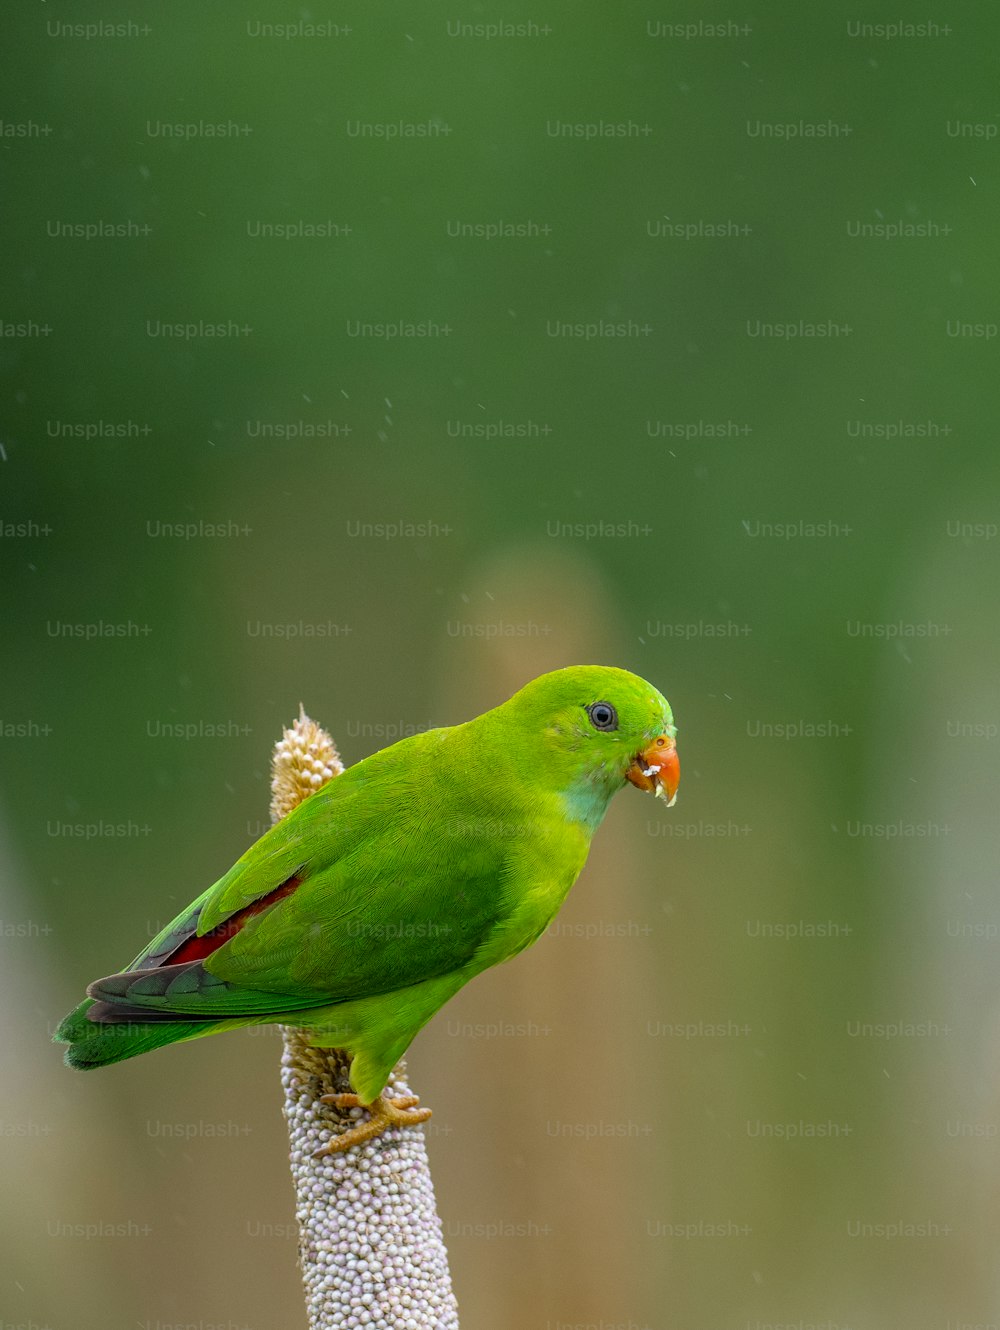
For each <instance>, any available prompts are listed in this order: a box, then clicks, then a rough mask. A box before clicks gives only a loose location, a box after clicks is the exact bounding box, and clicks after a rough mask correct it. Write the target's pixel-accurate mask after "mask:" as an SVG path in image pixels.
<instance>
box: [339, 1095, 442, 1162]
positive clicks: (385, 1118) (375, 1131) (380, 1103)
mask: <svg viewBox="0 0 1000 1330" xmlns="http://www.w3.org/2000/svg"><path fill="white" fill-rule="evenodd" d="M319 1102H320V1103H321V1104H333V1105H334V1106H335V1107H336V1108H366V1109H367V1110H368V1112H369V1113H370V1114H371V1116H370V1117H369V1119H368V1121H367V1122H357V1123H355V1125H354V1126H353V1127H348V1129H347V1131H342V1132H341V1133H340V1135H339V1136H334V1137H332V1138H331V1140H330V1141H329V1142H328V1143H327V1144H326V1145H324V1146H323V1148H322V1150H316V1151H315V1153H314V1154H313V1158H314V1159H318V1158H319V1157H320V1156H321V1155H333V1154H339V1153H340V1152H341V1151H343V1150H349V1149H350V1148H351V1146H352V1145H360V1144H361V1143H362V1141H370V1140H372V1139H373V1138H374V1137H376V1136H381V1135H382V1133H383V1132H384V1131H386V1130H387V1129H388V1128H389V1127H413V1126H416V1124H417V1123H418V1122H426V1121H427V1119H428V1118H429V1117H430V1115H431V1110H430V1109H429V1108H415V1107H414V1105H415V1104H419V1103H420V1099H419V1098H418V1097H417V1095H415V1094H404V1095H399V1096H398V1097H397V1098H395V1099H386V1098H384V1097H383V1096H382V1095H379V1096H378V1098H377V1099H373V1100H372V1102H371V1103H370V1104H363V1103H362V1102H361V1100H360V1099H359V1098H358V1096H357V1095H356V1094H324V1095H320V1100H319Z"/></svg>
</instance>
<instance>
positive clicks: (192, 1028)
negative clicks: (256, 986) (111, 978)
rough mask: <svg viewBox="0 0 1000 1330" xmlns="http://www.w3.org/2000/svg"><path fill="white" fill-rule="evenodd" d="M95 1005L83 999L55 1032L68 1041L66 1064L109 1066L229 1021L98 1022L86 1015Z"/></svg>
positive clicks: (208, 1031)
mask: <svg viewBox="0 0 1000 1330" xmlns="http://www.w3.org/2000/svg"><path fill="white" fill-rule="evenodd" d="M94 1005H95V1003H94V1002H93V1001H92V1000H91V999H90V998H88V999H87V1000H86V1001H85V1002H81V1003H80V1005H79V1006H78V1007H77V1008H76V1010H75V1011H71V1012H70V1014H69V1015H68V1016H67V1017H66V1019H65V1020H64V1021H63V1022H62V1024H61V1025H60V1026H59V1028H58V1030H56V1032H55V1034H54V1035H53V1036H52V1038H53V1040H54V1041H55V1042H56V1043H63V1044H69V1048H67V1049H66V1053H65V1055H64V1056H65V1061H66V1065H67V1066H69V1067H75V1068H76V1069H77V1070H78V1071H89V1070H90V1069H91V1068H92V1067H106V1066H108V1064H109V1063H112V1062H124V1061H125V1059H126V1058H134V1057H136V1056H137V1055H138V1054H139V1053H149V1052H150V1051H151V1050H152V1049H154V1048H162V1047H163V1046H164V1045H165V1044H175V1043H177V1042H178V1041H180V1040H182V1039H197V1038H198V1037H199V1035H203V1034H211V1033H213V1032H214V1031H215V1030H217V1029H218V1028H219V1026H220V1025H223V1024H226V1022H223V1021H208V1020H201V1021H164V1020H162V1019H161V1020H158V1021H142V1022H140V1021H136V1022H135V1023H132V1022H129V1021H127V1020H126V1021H122V1020H121V1019H118V1020H116V1021H114V1022H110V1023H108V1024H103V1023H102V1024H99V1023H98V1022H96V1021H92V1020H90V1019H89V1017H88V1015H87V1013H88V1012H89V1011H90V1009H91V1007H93V1006H94ZM97 1005H99V1006H103V1005H104V1004H103V1003H101V1004H97Z"/></svg>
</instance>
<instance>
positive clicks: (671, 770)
mask: <svg viewBox="0 0 1000 1330" xmlns="http://www.w3.org/2000/svg"><path fill="white" fill-rule="evenodd" d="M625 774H626V776H627V777H628V778H629V780H630V781H631V782H632V784H633V785H635V786H637V787H638V789H640V790H652V791H653V792H654V793H655V795H656V797H657V798H658V799H666V801H667V807H668V808H672V807H673V805H674V803H675V802H676V799H677V786H678V785H679V784H680V783H681V760H680V758H679V757H678V756H677V749H676V747H675V746H674V741H673V739H671V738H670V736H669V735H666V734H661V735H660V736H659V738H656V739H654V740H653V742H652V743H651V744H650V745H649V747H648V748H645V749H643V751H642V752H641V753H639V754H638V755H637V756H636V757H635V758H633V760H632V765H631V766H630V767H629V769H628V771H627V772H626V773H625Z"/></svg>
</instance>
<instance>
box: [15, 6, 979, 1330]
mask: <svg viewBox="0 0 1000 1330" xmlns="http://www.w3.org/2000/svg"><path fill="white" fill-rule="evenodd" d="M863 8H864V7H862V6H854V5H842V4H825V5H821V6H819V7H806V8H803V7H802V6H798V5H793V4H792V3H790V2H789V0H779V3H774V4H770V5H767V6H763V7H761V6H750V7H749V8H747V7H746V6H741V5H734V6H726V5H716V4H703V5H700V6H699V5H692V6H689V7H688V8H687V9H684V10H681V11H677V10H675V9H673V8H670V9H669V10H668V9H667V8H666V7H665V6H657V5H654V4H641V5H640V4H635V3H632V0H629V2H628V3H625V4H622V5H615V6H600V5H597V4H589V5H580V4H567V3H563V4H560V3H548V4H546V5H544V6H542V7H535V6H532V5H529V4H523V3H514V4H511V5H508V6H504V7H503V9H502V10H501V9H500V8H487V7H484V6H482V5H477V4H469V5H467V6H465V7H462V6H454V7H453V6H446V5H440V4H437V3H428V4H424V5H421V6H418V7H416V8H415V9H414V8H411V7H407V6H404V5H402V4H398V3H374V2H373V3H370V4H358V3H352V2H351V0H346V2H345V3H344V4H343V5H338V6H317V7H314V8H311V9H308V10H307V9H302V8H299V7H297V6H294V5H281V4H276V3H274V0H268V3H267V4H266V5H265V6H263V7H261V6H257V7H254V8H252V10H243V9H241V8H240V7H239V6H235V7H234V6H231V5H228V6H226V5H222V6H216V7H214V8H213V7H205V6H201V5H197V4H195V3H193V2H192V0H174V2H173V3H171V4H166V3H151V4H138V3H137V4H135V5H134V6H129V5H127V4H117V5H112V6H107V7H106V8H101V7H100V6H95V5H92V4H84V5H81V4H75V5H70V4H68V3H64V2H63V0H57V2H56V3H49V4H45V5H36V4H33V3H21V4H18V5H16V6H14V7H13V9H12V12H11V13H10V14H9V15H8V16H7V19H8V43H7V70H6V73H5V77H4V87H3V95H2V98H0V102H2V109H0V114H2V120H3V125H2V134H0V157H2V162H3V174H4V179H5V185H4V195H3V197H4V203H3V214H4V219H3V232H4V247H3V252H4V260H5V261H4V264H3V268H4V276H3V299H2V302H0V319H2V327H0V332H2V337H0V366H2V370H3V386H2V436H0V437H2V454H0V483H2V487H3V489H2V495H3V499H2V505H0V518H2V523H3V525H2V538H0V559H2V563H3V576H2V581H0V594H2V597H3V602H4V608H3V619H2V623H3V631H2V647H0V650H2V657H3V664H2V689H3V704H2V714H0V725H2V728H0V758H2V807H0V816H2V825H0V837H2V841H0V853H2V859H3V874H2V889H0V890H2V896H0V920H2V928H0V957H2V963H0V985H2V989H3V1000H2V1007H0V1011H2V1016H0V1021H2V1026H3V1032H4V1036H5V1054H4V1074H3V1076H2V1078H0V1158H2V1173H3V1177H4V1186H3V1191H4V1196H5V1204H4V1207H3V1210H4V1218H3V1219H2V1220H0V1251H2V1257H0V1323H2V1324H3V1326H5V1327H6V1326H8V1325H16V1326H27V1327H31V1330H42V1327H45V1328H46V1330H71V1328H72V1330H90V1328H91V1327H94V1328H96V1327H101V1330H104V1328H106V1327H117V1326H121V1327H125V1326H128V1327H135V1326H140V1327H143V1330H174V1328H175V1327H180V1326H196V1327H198V1330H208V1328H209V1327H225V1330H286V1328H287V1327H294V1326H300V1325H304V1312H303V1309H302V1300H301V1292H300V1288H299V1283H298V1275H297V1272H296V1266H295V1247H296V1243H295V1230H294V1217H293V1208H292V1193H291V1187H290V1185H289V1179H288V1174H287V1170H286V1166H285V1134H284V1127H283V1124H282V1121H281V1116H280V1091H279V1082H278V1067H277V1063H278V1057H279V1048H280V1041H279V1040H278V1038H277V1037H276V1032H275V1031H273V1030H270V1031H265V1032H263V1033H262V1032H257V1033H256V1034H247V1035H229V1036H225V1037H221V1038H218V1039H212V1040H206V1041H204V1042H202V1043H195V1044H192V1045H189V1046H179V1047H175V1048H171V1049H167V1050H164V1051H162V1052H158V1053H157V1054H155V1055H154V1056H151V1057H149V1058H144V1059H139V1060H137V1061H133V1062H129V1063H125V1064H123V1065H120V1066H117V1067H113V1068H110V1069H108V1070H106V1071H103V1072H101V1073H98V1074H94V1075H92V1076H91V1075H88V1076H81V1075H74V1074H71V1073H70V1072H69V1071H67V1070H65V1069H64V1068H63V1067H62V1065H61V1063H60V1054H59V1051H58V1050H57V1049H56V1048H54V1047H53V1046H51V1044H50V1043H49V1035H50V1033H51V1030H52V1029H53V1027H54V1025H55V1024H56V1022H57V1021H58V1019H59V1018H60V1017H61V1016H62V1015H63V1013H64V1012H65V1011H66V1010H67V1009H68V1008H69V1007H70V1006H71V1005H72V1004H74V1003H75V1002H76V1001H77V1000H78V998H79V996H80V995H81V993H82V990H83V987H84V985H85V983H86V982H87V981H88V980H90V979H92V978H94V977H95V976H96V975H99V974H104V973H107V972H109V971H112V970H114V969H115V968H117V967H118V966H119V965H121V964H122V963H124V962H125V961H126V960H127V959H128V958H129V957H131V956H132V955H133V954H134V953H135V951H136V950H137V949H138V945H139V944H141V943H143V942H144V941H145V940H146V939H147V938H148V937H149V936H150V935H151V934H152V933H154V932H155V931H156V930H157V929H158V928H159V927H160V925H161V923H162V922H163V921H165V920H166V919H167V918H169V917H170V916H171V915H172V914H173V913H174V912H175V910H177V909H179V908H180V907H181V906H182V905H184V904H186V902H187V901H188V900H189V899H190V898H191V897H192V896H194V895H195V894H196V893H198V892H200V891H201V890H202V889H203V888H204V886H205V885H207V884H208V883H210V882H211V881H213V880H214V879H215V878H216V877H217V876H219V875H220V874H221V873H222V872H223V871H224V870H225V869H226V868H227V867H228V866H229V864H230V863H231V862H232V861H233V860H234V859H235V858H236V857H237V856H238V855H239V854H240V853H242V851H243V850H244V849H245V848H246V846H247V845H248V844H249V843H250V842H251V841H252V840H253V839H254V838H255V837H256V836H257V835H258V834H259V832H260V831H261V830H262V829H263V828H264V826H265V824H266V816H267V804H268V788H267V762H268V758H269V753H270V749H271V745H272V742H273V740H274V739H275V738H276V736H277V735H278V734H279V732H280V729H281V726H282V724H283V723H285V722H287V721H289V720H290V719H291V717H292V716H293V715H294V714H295V713H296V711H297V709H298V705H299V702H300V700H301V701H303V702H304V703H305V705H306V706H307V708H308V710H309V711H310V712H311V713H312V714H313V715H314V716H316V717H317V718H318V719H319V720H320V721H322V722H323V723H324V724H326V725H327V726H328V727H329V728H330V729H331V730H332V732H333V734H334V735H335V737H336V738H337V740H338V742H339V743H340V746H341V748H342V751H343V755H344V757H345V760H347V761H348V762H352V761H356V760H358V759H360V758H361V757H363V756H365V755H366V754H367V753H369V752H371V751H373V750H374V749H375V748H378V747H381V746H383V745H384V744H385V743H387V742H391V741H392V740H394V739H395V738H398V737H400V736H401V735H402V734H404V733H408V732H412V731H413V730H415V729H420V728H425V727H428V726H431V725H436V724H447V723H452V722H456V721H460V720H463V719H466V718H468V717H469V716H470V715H473V714H475V713H476V712H478V711H480V710H482V709H484V708H486V707H488V706H490V705H493V704H494V703H496V702H497V701H499V700H500V699H502V698H503V697H505V696H506V695H508V694H509V693H510V692H512V691H513V690H514V689H515V688H517V687H518V686H520V685H521V684H522V683H523V682H524V681H526V680H527V679H528V678H530V677H532V676H533V675H535V674H537V673H539V672H541V671H543V670H545V669H549V668H554V667H558V666H562V665H565V664H570V663H574V662H591V661H596V662H605V663H613V664H617V665H622V666H625V667H628V668H631V669H634V670H636V671H638V672H640V673H642V674H643V675H645V676H647V677H648V678H649V679H651V680H652V681H653V682H655V683H656V685H657V686H658V687H660V688H661V689H662V690H663V691H664V692H665V694H666V695H667V696H668V697H669V699H670V701H671V702H672V704H673V707H674V710H675V715H676V717H677V720H678V724H679V729H680V744H679V746H680V752H681V756H682V762H683V781H682V786H681V796H680V800H679V802H678V805H677V807H676V808H674V809H673V810H671V811H669V812H668V811H667V810H665V809H664V808H663V807H662V806H661V805H660V804H656V805H655V806H653V802H652V800H649V799H643V798H641V797H639V796H638V795H637V794H635V793H634V792H629V793H627V794H625V795H623V796H622V797H621V798H620V799H619V800H617V801H616V804H615V806H614V807H613V809H612V811H611V813H610V814H609V817H608V819H607V821H606V823H605V826H604V828H603V829H602V832H601V833H600V835H599V837H598V839H597V841H596V842H595V848H594V851H593V853H592V856H591V860H590V863H589V865H588V867H587V869H586V871H585V873H584V875H583V877H582V878H581V880H580V882H579V883H578V884H577V886H576V887H575V889H574V891H573V892H572V894H571V896H570V898H569V901H568V902H567V904H566V906H565V908H564V910H563V912H562V914H561V915H560V917H559V919H558V921H557V922H556V924H555V925H554V926H553V928H552V929H551V930H550V932H549V935H548V936H546V937H545V938H543V940H542V941H541V942H540V943H539V945H538V946H537V947H535V948H534V949H533V950H531V951H530V952H529V953H526V954H525V955H523V956H521V957H520V958H518V959H517V960H516V961H515V962H514V963H513V964H511V965H509V966H506V967H501V968H500V969H498V970H495V971H493V972H491V973H489V974H487V975H485V976H483V977H482V978H480V979H478V980H477V981H476V982H475V983H474V984H472V985H470V986H469V988H467V989H466V990H465V991H463V992H462V993H461V994H460V995H459V996H458V997H457V998H456V999H455V1000H454V1001H453V1002H452V1003H451V1004H450V1006H448V1007H447V1008H446V1009H445V1011H444V1012H442V1013H441V1014H440V1016H439V1017H438V1018H437V1019H436V1020H435V1021H434V1022H433V1024H432V1025H431V1026H430V1027H429V1028H428V1029H427V1030H425V1031H424V1032H423V1033H422V1034H421V1035H420V1036H419V1037H418V1039H417V1041H416V1043H415V1045H414V1047H413V1049H412V1052H411V1057H410V1072H411V1076H412V1080H413V1083H414V1085H415V1086H416V1088H417V1089H418V1090H419V1091H420V1093H421V1094H422V1095H423V1097H424V1100H425V1102H428V1103H430V1104H432V1105H433V1107H434V1109H435V1116H434V1119H433V1123H432V1125H431V1127H430V1136H429V1149H430V1151H431V1157H432V1165H433V1170H434V1177H435V1183H436V1187H437V1192H438V1199H439V1207H440V1211H441V1215H442V1219H443V1222H444V1225H445V1231H446V1234H447V1237H448V1243H449V1247H450V1253H451V1260H452V1265H453V1273H454V1279H455V1284H456V1287H457V1292H458V1296H459V1300H460V1305H461V1308H462V1325H463V1327H464V1328H467V1330H497V1328H498V1327H500V1328H506V1327H512V1328H513V1330H567V1328H568V1327H574V1328H576V1330H579V1328H580V1327H586V1328H587V1330H675V1328H676V1330H681V1328H683V1330H720V1328H723V1327H733V1330H765V1328H766V1327H770V1326H773V1325H776V1324H781V1325H785V1326H795V1327H804V1326H814V1327H821V1328H822V1330H834V1328H835V1327H836V1328H837V1330H843V1328H844V1327H851V1328H852V1330H875V1327H879V1328H882V1327H907V1330H923V1328H925V1327H926V1328H927V1330H931V1328H932V1327H938V1328H940V1330H960V1327H965V1326H967V1325H984V1326H986V1325H995V1324H997V1323H998V1321H1000V1274H998V1269H1000V1267H998V1263H997V1257H996V1249H997V1246H998V1241H1000V1213H998V1209H1000V1169H998V1152H1000V1144H998V1142H1000V1102H998V1095H1000V1084H998V1075H997V1071H998V1067H1000V971H998V967H997V964H996V957H997V954H998V949H1000V911H998V909H997V904H996V886H995V864H996V849H997V831H996V826H997V817H996V802H997V780H996V777H997V753H998V744H1000V741H998V723H1000V704H998V685H997V673H998V671H997V645H998V636H1000V633H998V626H997V615H996V597H997V585H998V583H997V550H998V538H997V533H998V528H997V521H998V502H997V496H998V480H1000V476H998V471H1000V463H998V451H997V440H996V419H997V408H998V405H1000V394H998V391H997V345H998V337H997V323H998V312H1000V303H998V299H997V288H996V285H995V281H994V282H992V283H991V276H992V277H993V278H995V267H996V226H997V215H998V159H997V153H998V151H1000V148H998V142H1000V139H998V119H997V105H996V82H995V77H996V76H995V68H994V67H993V52H994V50H995V47H996V41H997V37H998V21H997V17H996V15H995V14H991V13H989V12H988V11H987V10H985V9H983V7H981V6H973V5H969V4H949V5H948V6H947V7H938V8H937V9H936V10H935V9H934V7H933V6H932V7H931V8H930V10H929V11H928V12H927V13H926V14H925V13H923V11H921V13H920V14H919V15H916V14H914V15H911V16H910V20H906V19H903V20H901V19H899V18H898V17H897V18H894V17H893V15H892V14H890V13H889V12H888V11H886V12H884V13H883V12H882V10H881V9H880V10H879V11H878V12H877V13H873V14H869V15H865V14H862V13H860V12H859V11H860V10H861V9H863ZM897 8H899V7H897ZM907 21H912V22H913V23H920V24H924V25H925V26H924V28H923V29H921V30H919V31H914V32H909V31H907V30H905V29H904V28H901V29H899V30H896V31H894V30H893V29H892V26H891V25H892V24H893V23H896V24H899V23H900V22H907ZM864 23H868V24H869V26H870V27H871V25H873V24H878V23H882V24H889V25H890V26H889V27H888V28H884V27H883V29H882V30H881V31H880V30H878V29H876V28H874V27H871V30H866V29H865V28H864V27H863V26H862V25H863V24H864ZM108 24H117V25H120V27H119V28H118V29H117V30H113V31H112V30H108V29H107V27H106V26H105V27H104V28H102V27H101V25H108ZM73 25H77V26H73ZM86 25H97V27H98V30H97V31H96V32H95V31H93V30H88V28H87V26H86ZM268 25H271V26H270V27H268ZM279 25H291V26H286V28H285V29H284V30H282V29H281V28H280V26H279ZM296 25H298V26H296ZM310 25H312V27H310ZM476 25H479V26H476ZM490 25H493V26H490ZM498 25H499V26H498ZM504 25H506V26H504ZM178 126H180V128H179V129H178V128H177V127H178ZM217 126H222V131H221V132H220V131H218V130H217V129H215V130H213V129H212V127H217ZM609 127H610V128H609ZM95 228H96V229H95ZM173 325H180V328H181V331H180V332H179V333H178V332H176V329H175V330H174V331H173V332H171V328H172V326H173ZM192 325H193V327H192ZM207 325H215V326H216V327H215V332H214V335H213V334H212V332H211V330H210V329H209V328H208V327H207ZM220 329H221V331H220ZM390 334H393V335H390ZM95 1231H97V1232H98V1233H99V1234H100V1235H99V1236H89V1235H90V1234H93V1233H94V1232H95Z"/></svg>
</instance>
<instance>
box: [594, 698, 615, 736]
mask: <svg viewBox="0 0 1000 1330" xmlns="http://www.w3.org/2000/svg"><path fill="white" fill-rule="evenodd" d="M587 715H588V716H589V717H590V723H591V724H592V725H593V727H594V729H595V730H617V728H618V712H617V711H616V710H615V709H614V707H613V706H612V705H611V703H610V702H591V704H590V706H589V707H587Z"/></svg>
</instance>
